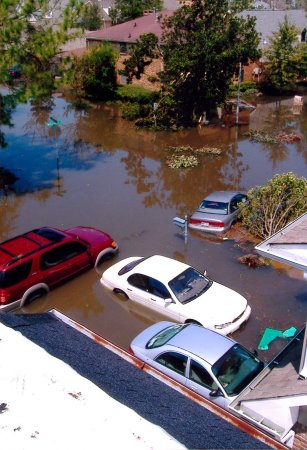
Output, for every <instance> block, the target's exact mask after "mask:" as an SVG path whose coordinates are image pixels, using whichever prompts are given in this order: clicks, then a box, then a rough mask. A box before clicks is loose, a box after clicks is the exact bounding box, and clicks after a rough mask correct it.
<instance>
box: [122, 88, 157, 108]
mask: <svg viewBox="0 0 307 450" xmlns="http://www.w3.org/2000/svg"><path fill="white" fill-rule="evenodd" d="M157 96H158V93H157V92H155V91H151V90H149V89H145V88H143V87H142V86H137V85H135V84H124V85H122V86H119V87H118V89H117V97H118V98H119V99H120V100H123V101H129V102H135V103H139V104H153V102H154V101H155V100H156V99H157Z"/></svg>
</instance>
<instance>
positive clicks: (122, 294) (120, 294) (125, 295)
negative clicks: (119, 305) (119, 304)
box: [113, 288, 129, 300]
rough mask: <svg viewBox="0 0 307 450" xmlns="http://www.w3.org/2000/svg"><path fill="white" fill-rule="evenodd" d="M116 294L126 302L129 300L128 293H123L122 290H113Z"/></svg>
mask: <svg viewBox="0 0 307 450" xmlns="http://www.w3.org/2000/svg"><path fill="white" fill-rule="evenodd" d="M113 292H114V294H116V295H119V296H121V297H123V298H124V300H129V297H128V295H127V294H126V292H124V291H122V290H121V289H118V288H115V289H113Z"/></svg>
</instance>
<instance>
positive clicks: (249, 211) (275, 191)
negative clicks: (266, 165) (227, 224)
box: [240, 172, 307, 239]
mask: <svg viewBox="0 0 307 450" xmlns="http://www.w3.org/2000/svg"><path fill="white" fill-rule="evenodd" d="M306 211H307V179H306V178H304V177H301V178H298V177H296V175H295V174H294V173H292V172H288V173H284V174H281V175H275V176H274V177H273V178H272V179H271V180H269V182H268V184H267V185H266V186H256V187H254V188H252V189H250V190H249V191H248V201H247V202H246V203H244V204H241V205H240V218H241V219H242V224H243V226H245V227H246V228H247V229H248V230H249V231H250V232H251V233H252V234H254V235H255V236H257V237H259V238H261V239H266V238H268V237H270V236H271V235H272V234H274V233H276V232H277V231H279V230H280V229H281V228H283V227H284V226H286V225H287V224H288V223H289V222H291V221H293V220H294V219H296V218H298V217H299V216H300V215H302V214H304V213H306Z"/></svg>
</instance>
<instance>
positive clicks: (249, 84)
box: [228, 81, 258, 96]
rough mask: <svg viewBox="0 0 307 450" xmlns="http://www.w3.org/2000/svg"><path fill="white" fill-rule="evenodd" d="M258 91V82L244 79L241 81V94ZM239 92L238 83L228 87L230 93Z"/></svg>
mask: <svg viewBox="0 0 307 450" xmlns="http://www.w3.org/2000/svg"><path fill="white" fill-rule="evenodd" d="M256 92H258V88H257V83H255V82H254V81H242V82H241V83H240V94H241V95H250V94H255V93H256ZM237 93H238V83H236V84H231V85H230V86H229V89H228V95H232V96H235V95H237Z"/></svg>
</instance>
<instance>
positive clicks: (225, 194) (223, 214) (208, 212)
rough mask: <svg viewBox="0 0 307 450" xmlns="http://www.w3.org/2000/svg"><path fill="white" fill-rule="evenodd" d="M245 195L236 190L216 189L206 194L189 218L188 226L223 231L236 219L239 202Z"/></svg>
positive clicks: (196, 228)
mask: <svg viewBox="0 0 307 450" xmlns="http://www.w3.org/2000/svg"><path fill="white" fill-rule="evenodd" d="M246 201H247V196H246V195H245V194H242V193H241V192H237V191H216V192H213V193H212V194H210V195H208V197H206V198H205V199H204V200H203V201H202V202H201V204H200V205H199V207H198V208H197V210H196V211H195V212H194V214H192V216H191V217H190V219H189V227H190V228H192V229H195V230H200V231H206V232H209V233H225V232H226V231H228V230H229V228H230V227H231V226H232V224H233V223H234V222H235V221H236V220H237V218H238V214H239V204H240V203H241V202H246Z"/></svg>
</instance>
